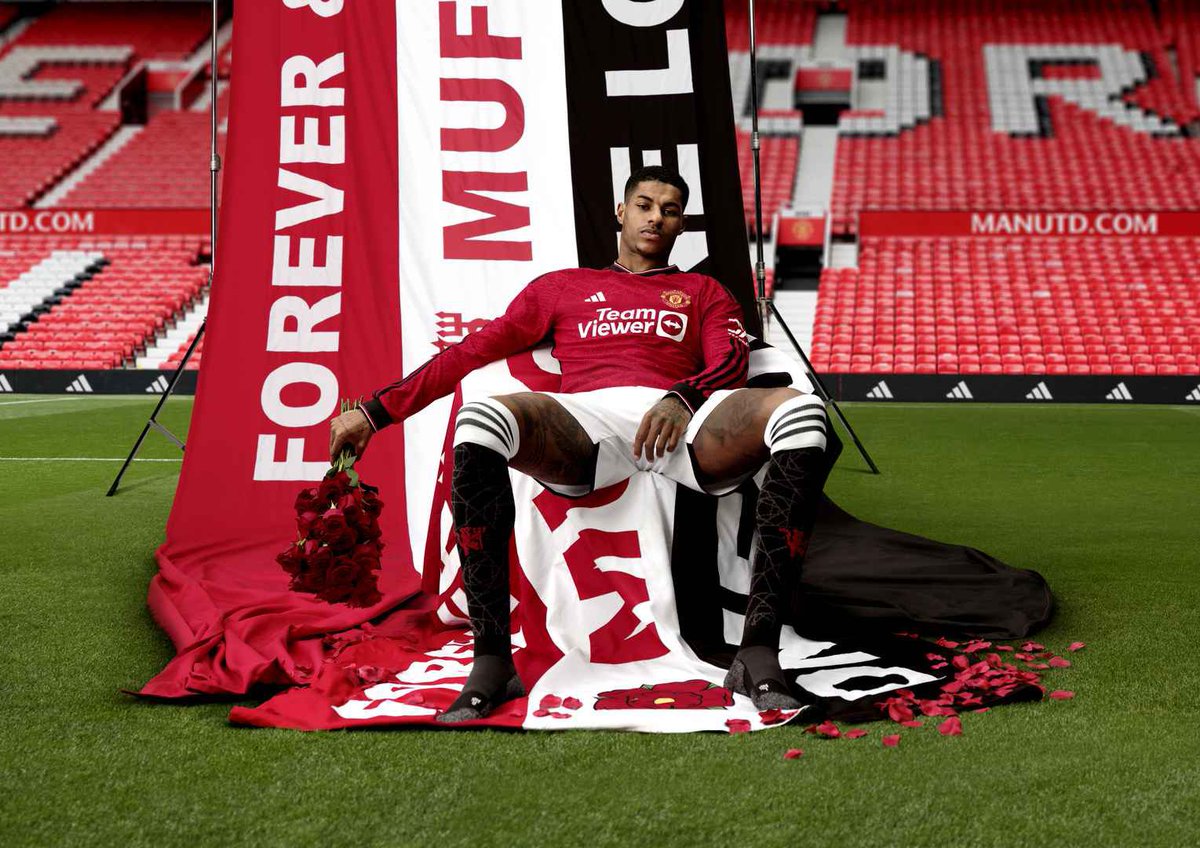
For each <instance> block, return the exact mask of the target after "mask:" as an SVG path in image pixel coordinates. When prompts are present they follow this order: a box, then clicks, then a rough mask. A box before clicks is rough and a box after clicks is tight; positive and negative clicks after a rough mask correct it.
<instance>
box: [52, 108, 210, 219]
mask: <svg viewBox="0 0 1200 848" xmlns="http://www.w3.org/2000/svg"><path fill="white" fill-rule="evenodd" d="M226 99H227V98H226ZM218 105H220V99H219V100H218ZM226 108H227V107H226ZM211 131H212V130H211V119H210V117H209V115H208V113H206V112H161V113H159V114H158V115H155V116H154V117H153V118H152V119H151V120H150V122H149V123H148V124H147V125H146V126H145V128H144V129H143V130H142V131H141V132H140V133H138V134H137V135H136V136H134V137H133V139H132V140H130V142H129V143H128V144H126V145H125V146H124V147H122V148H121V149H120V150H119V151H117V152H116V154H114V155H113V157H112V158H111V159H109V160H108V161H107V162H105V163H104V165H103V166H102V167H101V168H99V169H98V170H96V171H95V172H93V173H92V174H90V175H89V176H88V177H86V178H85V179H84V180H83V181H82V182H81V183H80V184H79V185H78V186H76V187H75V189H74V190H73V191H71V192H69V193H68V194H67V196H66V197H65V198H64V199H63V200H62V204H61V205H63V206H77V207H95V208H110V207H125V206H130V205H131V203H134V202H135V203H136V205H137V206H139V207H163V208H172V207H179V208H203V207H206V206H208V203H209V168H208V156H207V155H206V154H207V151H208V150H209V146H210V136H211ZM217 146H218V151H219V152H220V154H221V155H222V156H224V153H225V135H224V134H223V133H222V134H220V135H219V136H218V139H217ZM132 198H136V201H132V200H131V199H132Z"/></svg>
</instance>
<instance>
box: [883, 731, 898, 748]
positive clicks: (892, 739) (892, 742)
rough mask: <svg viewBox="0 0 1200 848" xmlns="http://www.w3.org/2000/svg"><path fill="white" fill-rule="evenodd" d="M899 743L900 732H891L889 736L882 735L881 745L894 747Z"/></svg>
mask: <svg viewBox="0 0 1200 848" xmlns="http://www.w3.org/2000/svg"><path fill="white" fill-rule="evenodd" d="M899 744H900V734H899V733H893V734H892V735H891V736H885V737H883V747H885V748H895V747H896V746H897V745H899Z"/></svg>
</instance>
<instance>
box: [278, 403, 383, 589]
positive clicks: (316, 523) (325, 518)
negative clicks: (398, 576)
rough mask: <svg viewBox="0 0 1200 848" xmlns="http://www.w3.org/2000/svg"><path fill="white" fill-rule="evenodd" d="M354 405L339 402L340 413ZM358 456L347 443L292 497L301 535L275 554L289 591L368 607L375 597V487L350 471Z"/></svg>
mask: <svg viewBox="0 0 1200 848" xmlns="http://www.w3.org/2000/svg"><path fill="white" fill-rule="evenodd" d="M350 408H352V404H349V403H348V402H345V401H344V402H343V403H342V409H341V411H342V412H346V411H347V410H348V409H350ZM356 459H357V457H356V456H355V455H354V453H353V452H352V451H351V450H350V449H349V448H347V449H346V450H344V451H343V452H342V455H341V456H339V457H338V458H337V460H336V461H334V463H333V464H332V466H331V467H330V469H329V472H328V473H327V474H326V475H325V479H324V480H322V481H321V483H320V485H318V486H316V487H313V488H308V489H304V490H303V491H302V492H300V494H299V495H297V496H296V526H297V528H298V530H299V537H298V538H297V540H296V541H295V542H293V543H292V544H290V545H288V546H287V549H286V550H285V551H284V552H283V553H281V554H279V556H277V557H276V558H275V560H276V562H278V563H279V564H280V565H281V566H283V570H284V571H286V572H287V573H288V574H289V575H291V578H292V580H291V583H290V584H289V588H290V589H291V590H292V591H293V592H306V593H308V594H311V595H316V596H317V597H318V598H320V599H321V600H322V601H326V602H327V603H331V604H347V605H349V606H352V607H369V606H372V605H373V604H376V603H378V602H379V600H380V598H381V597H382V596H381V595H380V594H379V587H378V576H379V562H380V554H381V553H382V551H383V542H382V541H381V540H380V535H381V533H380V530H379V514H380V512H381V511H382V510H383V501H381V500H380V499H379V496H378V490H377V489H376V488H374V487H373V486H368V485H367V484H365V483H363V482H362V481H361V480H360V479H359V476H358V473H357V472H356V471H355V470H354V462H355V460H356Z"/></svg>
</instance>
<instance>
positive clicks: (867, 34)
mask: <svg viewBox="0 0 1200 848" xmlns="http://www.w3.org/2000/svg"><path fill="white" fill-rule="evenodd" d="M848 7H849V16H848V29H847V41H848V42H849V44H851V45H899V46H900V47H901V48H903V49H904V50H907V51H914V52H918V53H920V54H922V55H924V56H927V57H930V58H932V59H933V60H935V61H936V62H938V63H940V74H941V78H942V80H943V84H942V86H941V90H942V97H943V101H942V103H941V106H942V112H943V114H941V115H934V116H933V117H932V118H931V119H930V120H928V122H927V123H924V124H921V125H918V126H915V127H912V128H910V129H905V130H901V131H900V132H899V134H898V135H892V136H884V137H870V136H857V135H850V134H846V135H843V137H842V138H841V139H840V140H839V143H838V153H837V168H836V175H835V185H834V196H833V210H834V219H835V220H834V228H835V232H837V233H843V234H844V233H849V232H853V230H854V227H855V213H856V212H857V211H858V210H860V209H1015V208H1022V209H1023V208H1039V209H1074V210H1090V209H1110V208H1120V209H1129V208H1148V209H1188V208H1194V207H1195V206H1196V203H1197V201H1196V198H1197V197H1200V140H1197V139H1192V138H1186V137H1181V136H1179V135H1174V136H1169V137H1165V136H1157V135H1152V134H1150V133H1148V132H1139V131H1136V130H1133V129H1130V128H1127V127H1123V126H1117V125H1116V124H1114V123H1113V122H1112V121H1110V120H1106V119H1104V118H1101V117H1099V116H1098V115H1097V114H1094V113H1093V112H1089V111H1087V110H1085V109H1083V108H1080V107H1079V106H1077V105H1075V104H1071V103H1067V102H1065V101H1064V100H1062V99H1061V98H1058V97H1050V98H1048V107H1047V108H1048V114H1047V116H1046V117H1048V118H1049V120H1050V122H1051V126H1052V133H1051V134H1050V135H1048V136H1041V135H1034V136H1031V137H1017V136H1014V135H1010V134H1008V133H1003V132H997V131H995V130H993V128H992V125H991V124H992V118H993V115H992V111H993V110H992V105H991V104H989V87H988V86H989V81H988V79H987V77H986V74H985V62H984V61H983V60H982V58H981V57H983V55H984V45H985V44H994V43H1002V44H1010V45H1011V44H1016V45H1021V44H1040V43H1047V42H1049V43H1058V44H1081V45H1087V44H1119V45H1122V46H1124V47H1125V48H1128V49H1129V50H1134V51H1140V52H1142V53H1144V54H1145V55H1146V56H1148V57H1149V58H1150V59H1151V60H1152V61H1153V63H1154V66H1155V69H1156V72H1157V73H1158V76H1157V77H1156V78H1154V79H1151V80H1150V82H1148V83H1147V84H1146V85H1143V86H1141V87H1139V88H1138V89H1136V90H1135V91H1133V92H1132V93H1131V94H1129V95H1127V97H1126V100H1127V101H1128V102H1130V103H1135V104H1137V105H1140V106H1142V107H1143V108H1150V109H1154V110H1155V111H1156V112H1158V113H1159V114H1160V115H1163V116H1165V117H1168V118H1172V119H1174V121H1175V122H1176V123H1179V122H1186V121H1189V120H1193V119H1195V118H1196V117H1197V115H1200V112H1198V111H1197V110H1196V107H1195V98H1194V96H1193V97H1191V98H1189V97H1187V96H1186V95H1185V93H1184V91H1183V87H1182V86H1180V85H1179V84H1178V81H1177V80H1175V79H1174V78H1173V75H1172V74H1171V71H1170V68H1169V64H1168V62H1167V60H1166V58H1165V45H1166V40H1165V36H1164V35H1163V31H1162V30H1161V29H1160V28H1159V27H1158V25H1157V23H1156V21H1155V19H1154V17H1153V15H1152V14H1151V10H1150V6H1149V4H1148V3H1142V2H1125V3H1120V4H1109V3H1101V2H1099V0H1054V2H1046V3H1036V4H1035V3H1019V4H1016V3H1004V2H1000V0H985V2H978V3H971V4H963V3H959V2H957V0H891V1H890V2H851V3H849V4H848ZM1086 70H1087V69H1082V70H1081V73H1083V74H1086ZM1135 163H1136V165H1135Z"/></svg>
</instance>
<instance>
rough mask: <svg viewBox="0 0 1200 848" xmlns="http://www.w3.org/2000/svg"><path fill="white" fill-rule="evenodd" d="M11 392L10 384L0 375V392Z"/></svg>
mask: <svg viewBox="0 0 1200 848" xmlns="http://www.w3.org/2000/svg"><path fill="white" fill-rule="evenodd" d="M12 390H13V387H12V383H10V382H8V378H7V377H5V376H4V375H3V374H0V392H11V391H12Z"/></svg>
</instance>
